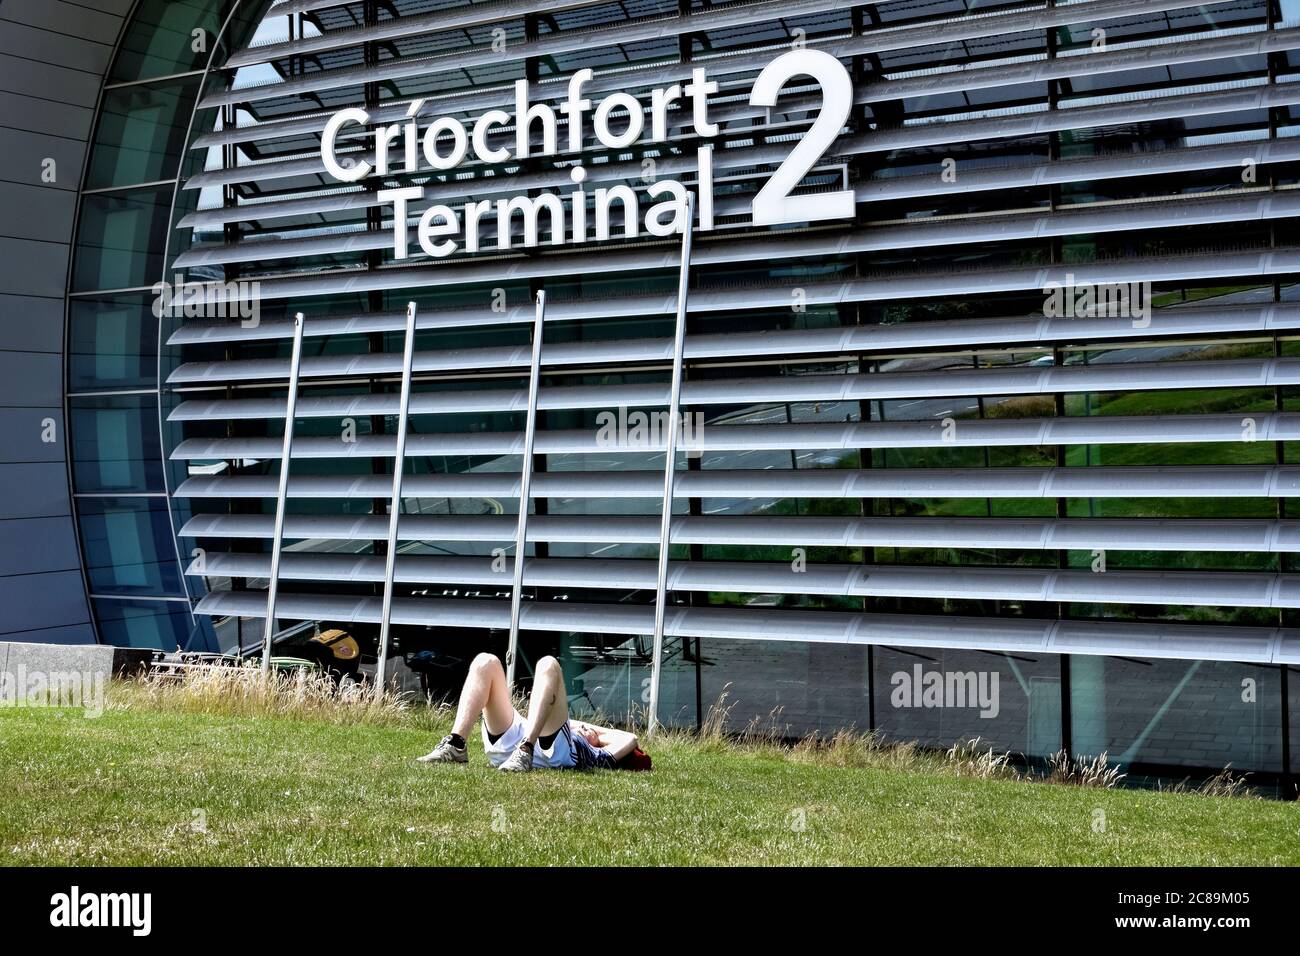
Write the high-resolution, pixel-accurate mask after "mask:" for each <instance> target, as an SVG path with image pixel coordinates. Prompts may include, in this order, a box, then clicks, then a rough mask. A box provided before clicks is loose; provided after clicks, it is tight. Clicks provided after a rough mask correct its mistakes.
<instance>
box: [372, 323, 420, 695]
mask: <svg viewBox="0 0 1300 956" xmlns="http://www.w3.org/2000/svg"><path fill="white" fill-rule="evenodd" d="M414 362H415V303H414V302H408V303H406V349H405V351H403V353H402V394H401V398H399V399H398V403H397V447H396V448H395V449H394V451H393V496H392V501H391V502H390V503H389V505H388V554H387V555H386V557H385V563H384V607H383V611H381V612H380V617H379V663H378V665H377V666H376V667H375V694H376V695H379V694H382V693H383V692H384V665H385V664H386V663H387V661H388V631H389V624H390V621H391V619H392V616H393V572H394V571H395V570H396V568H397V522H398V519H399V518H400V517H401V513H402V475H403V474H405V472H406V419H407V410H408V409H409V408H410V405H411V366H412V365H413V364H414Z"/></svg>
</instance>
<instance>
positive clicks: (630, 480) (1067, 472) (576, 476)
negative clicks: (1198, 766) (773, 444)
mask: <svg viewBox="0 0 1300 956" xmlns="http://www.w3.org/2000/svg"><path fill="white" fill-rule="evenodd" d="M957 428H958V430H960V425H958V426H957ZM519 480H520V479H519V476H518V474H516V473H514V472H504V473H503V472H474V473H460V474H424V475H418V474H417V475H408V476H406V477H405V478H404V479H403V482H402V495H403V497H405V498H513V499H518V497H519ZM278 486H279V479H278V478H277V477H276V476H275V475H255V476H216V477H196V478H189V479H187V480H185V481H183V482H182V483H181V485H180V487H178V488H177V489H176V490H175V491H174V492H172V494H173V496H174V497H176V498H274V497H275V496H276V493H277V488H278ZM385 489H388V490H389V491H390V492H391V489H392V479H391V478H390V477H388V476H387V475H361V476H352V475H291V476H290V478H289V486H288V496H289V497H290V498H382V497H383V496H384V493H385ZM530 490H531V496H532V497H533V498H589V499H590V498H618V499H623V500H627V499H650V500H655V501H657V500H660V499H661V498H662V497H663V474H662V472H654V471H604V472H588V471H570V472H540V473H538V474H536V475H534V476H533V479H532V482H531V485H530ZM673 495H674V496H675V497H677V498H794V497H798V498H834V499H862V498H913V499H914V498H1166V497H1168V498H1293V497H1296V496H1298V495H1300V467H1286V466H1279V467H1268V466H1233V465H1188V466H1182V467H1173V466H1170V467H1156V468H1148V467H1120V468H1107V467H1100V466H1098V467H1086V466H1085V467H1077V468H1062V467H1053V468H1028V467H1021V468H867V469H862V470H857V469H849V468H809V469H802V470H798V469H796V470H791V469H775V468H773V469H766V470H754V469H739V468H737V469H714V470H705V471H686V472H683V473H681V474H679V475H677V476H676V477H675V479H674V484H673Z"/></svg>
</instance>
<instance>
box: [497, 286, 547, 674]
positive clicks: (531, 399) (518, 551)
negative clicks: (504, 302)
mask: <svg viewBox="0 0 1300 956" xmlns="http://www.w3.org/2000/svg"><path fill="white" fill-rule="evenodd" d="M545 315H546V293H545V292H538V293H537V315H536V316H535V317H534V318H533V363H532V366H531V367H530V368H529V370H528V419H527V421H526V422H525V423H524V463H523V467H522V468H521V469H520V471H519V523H518V524H517V525H516V526H515V568H514V571H515V580H514V587H513V588H511V590H510V647H509V650H507V651H506V686H507V687H510V688H513V687H514V686H515V661H516V659H517V658H518V657H519V604H520V601H521V600H522V599H523V590H524V552H525V551H526V550H527V548H528V505H529V503H530V502H531V501H532V498H531V492H530V487H531V485H532V483H533V436H534V435H535V434H536V433H537V386H538V381H539V379H540V378H541V367H542V321H543V317H544V316H545Z"/></svg>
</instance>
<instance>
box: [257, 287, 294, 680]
mask: <svg viewBox="0 0 1300 956" xmlns="http://www.w3.org/2000/svg"><path fill="white" fill-rule="evenodd" d="M302 326H303V319H302V313H301V312H299V313H297V314H296V315H294V317H293V351H292V353H291V357H290V359H289V397H288V399H287V401H286V402H285V406H284V442H283V444H282V445H281V449H280V483H279V485H278V486H277V487H276V492H275V532H274V534H273V535H272V537H271V577H270V580H269V581H268V582H267V586H266V623H265V625H263V627H262V673H263V674H268V673H270V671H271V639H272V637H273V636H274V635H275V602H276V600H277V599H278V598H279V596H280V552H281V551H282V550H283V549H284V502H285V499H286V498H287V497H288V496H289V462H290V457H289V456H290V452H291V451H292V449H293V420H294V417H295V416H296V415H297V413H298V370H299V368H301V367H302Z"/></svg>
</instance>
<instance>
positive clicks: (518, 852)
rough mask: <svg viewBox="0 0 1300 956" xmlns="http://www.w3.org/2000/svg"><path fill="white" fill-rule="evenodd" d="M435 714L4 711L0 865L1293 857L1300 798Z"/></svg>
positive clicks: (1291, 860)
mask: <svg viewBox="0 0 1300 956" xmlns="http://www.w3.org/2000/svg"><path fill="white" fill-rule="evenodd" d="M437 723H441V719H440V720H436V721H435V720H430V719H428V717H427V716H426V718H425V719H423V720H422V721H418V722H417V721H407V722H405V723H403V722H397V723H389V724H381V725H374V724H360V725H346V724H341V723H338V722H328V721H326V720H318V719H312V720H303V719H290V718H283V717H281V718H274V717H271V718H253V717H246V716H228V715H221V714H212V713H177V712H167V711H165V710H164V711H158V710H151V709H148V708H144V707H137V706H132V707H130V708H129V709H121V708H113V709H110V710H109V711H108V712H107V713H105V714H104V715H103V716H102V717H99V718H97V719H86V718H85V717H83V716H82V715H81V713H80V712H76V711H63V710H50V709H46V710H36V709H14V708H0V862H3V863H7V864H11V865H12V864H18V865H44V864H75V865H93V864H112V865H133V864H198V865H209V864H228V865H232V864H233V865H277V864H284V865H294V864H477V863H486V864H713V865H718V864H730V865H737V864H742V865H743V864H763V865H772V864H792V863H801V864H841V863H847V864H953V865H983V864H1006V865H1025V864H1120V865H1137V864H1148V865H1166V864H1221V865H1261V864H1292V865H1294V864H1297V863H1300V813H1298V812H1297V807H1296V806H1295V805H1294V804H1284V803H1277V802H1272V801H1266V800H1259V799H1244V798H1225V797H1209V796H1203V795H1198V794H1174V793H1154V792H1144V791H1136V790H1123V789H1116V790H1104V789H1093V788H1079V787H1068V786H1059V785H1049V784H1044V783H1034V782H1026V781H1013V780H996V779H995V780H989V779H979V778H975V777H970V776H963V775H961V773H960V771H959V770H957V769H954V768H952V767H945V766H943V765H942V761H940V760H938V759H936V758H928V757H926V758H919V759H913V760H912V761H911V762H910V765H909V766H906V767H903V768H896V767H890V766H870V765H864V764H863V763H862V762H858V765H850V766H838V765H835V764H836V763H844V762H848V763H853V761H844V760H838V761H837V760H836V759H835V757H834V755H833V754H832V755H829V756H828V755H821V756H816V755H807V754H800V753H797V752H792V751H790V750H788V749H782V748H778V747H775V746H771V745H766V746H763V745H754V746H736V745H732V744H729V743H726V742H722V741H718V740H703V741H699V740H690V739H683V738H673V739H663V740H660V741H657V742H656V743H655V745H654V746H652V747H651V750H652V752H653V755H654V758H655V769H654V770H653V771H652V772H650V773H640V774H636V773H624V772H609V771H604V772H593V773H586V774H579V773H572V772H567V773H566V772H555V771H550V772H535V773H532V774H529V775H527V776H523V777H515V776H511V777H507V776H505V775H503V774H500V773H497V772H496V771H493V770H491V769H489V768H488V767H487V765H486V763H485V762H484V761H483V759H482V754H481V750H480V748H479V747H478V745H477V742H475V743H474V744H472V748H471V764H470V765H469V766H468V767H461V766H437V767H427V766H423V765H418V764H416V763H414V762H413V761H412V759H411V758H412V757H414V756H415V755H417V754H420V753H423V752H425V751H426V750H428V749H429V747H430V746H431V745H432V743H434V742H435V740H436V736H435V735H436V734H437V733H439V732H440V731H441V729H442V728H441V727H439V726H433V725H434V724H437ZM417 724H423V726H420V725H417ZM867 763H868V764H869V763H870V761H867ZM1103 814H1104V821H1105V826H1104V830H1102V831H1101V832H1098V829H1099V828H1098V826H1097V823H1098V821H1100V820H1101V819H1102V818H1103ZM801 824H802V826H801ZM203 831H206V832H203Z"/></svg>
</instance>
